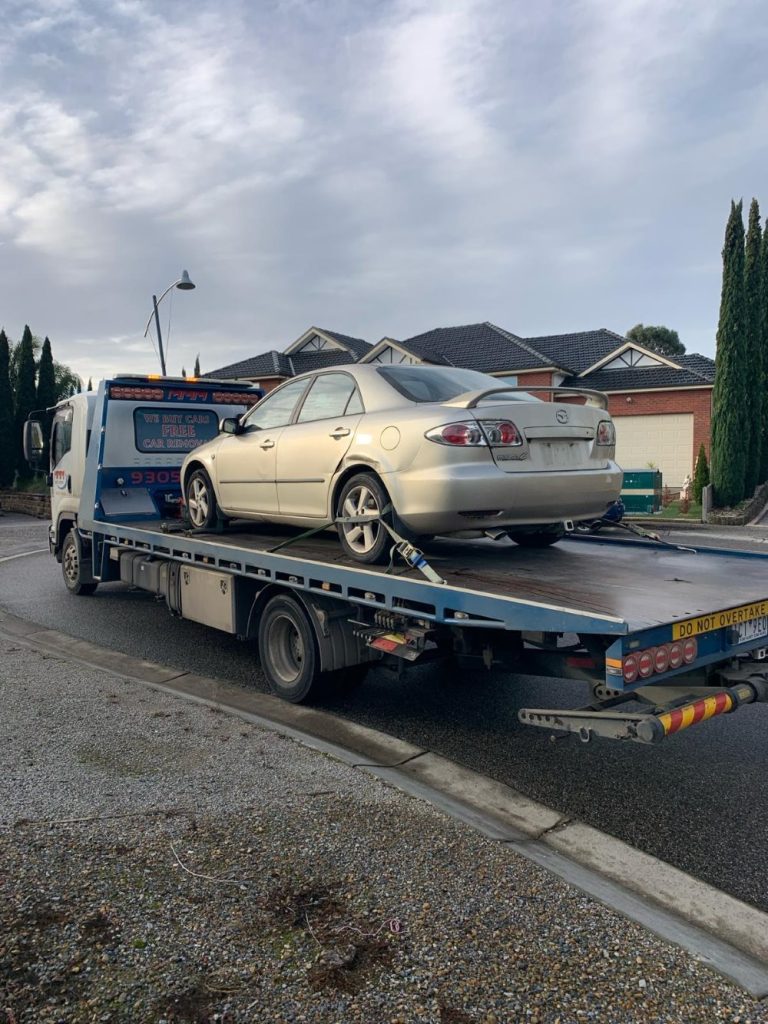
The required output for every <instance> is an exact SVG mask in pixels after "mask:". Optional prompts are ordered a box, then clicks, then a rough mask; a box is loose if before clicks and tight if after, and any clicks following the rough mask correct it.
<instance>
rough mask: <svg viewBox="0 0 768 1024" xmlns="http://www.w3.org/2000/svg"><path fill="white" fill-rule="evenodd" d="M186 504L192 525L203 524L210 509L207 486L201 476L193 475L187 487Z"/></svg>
mask: <svg viewBox="0 0 768 1024" xmlns="http://www.w3.org/2000/svg"><path fill="white" fill-rule="evenodd" d="M187 505H188V507H189V518H190V519H191V520H192V525H193V526H204V525H205V523H206V521H207V519H208V511H209V509H210V495H209V494H208V486H207V484H206V482H205V480H203V479H202V477H199V476H196V477H193V479H192V482H191V484H190V487H189V494H188V495H187Z"/></svg>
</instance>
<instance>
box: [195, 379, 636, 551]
mask: <svg viewBox="0 0 768 1024" xmlns="http://www.w3.org/2000/svg"><path fill="white" fill-rule="evenodd" d="M536 390H537V391H540V390H544V389H536ZM560 391H562V389H558V392H560ZM566 391H567V389H566ZM578 395H579V396H580V398H578V399H577V398H576V396H575V395H574V396H568V397H569V398H571V400H570V401H568V402H555V401H541V400H538V399H536V398H533V397H532V396H531V395H529V394H528V393H527V392H525V391H523V390H522V389H514V388H509V387H508V386H505V385H504V383H503V382H502V381H499V380H497V379H496V378H494V377H489V376H486V375H485V374H482V373H476V372H474V371H472V370H461V369H455V368H453V367H442V366H407V365H401V366H374V365H354V364H353V365H350V366H343V367H337V368H333V369H329V370H323V371H320V372H317V373H308V374H305V375H304V376H301V377H296V378H294V379H292V380H289V381H287V382H286V383H284V384H282V385H281V386H280V387H279V388H277V389H276V390H274V391H272V392H271V393H270V394H268V395H266V396H265V397H264V398H263V399H262V400H261V401H260V402H259V403H258V404H257V405H255V406H254V407H253V408H252V409H251V410H249V412H248V413H246V414H245V415H244V416H242V417H241V418H240V419H238V420H234V419H229V420H224V421H222V425H221V426H222V431H221V433H220V434H219V436H218V437H217V438H215V439H214V440H213V441H209V442H208V443H207V444H204V445H202V446H201V447H199V448H197V449H195V450H194V451H193V452H191V453H190V454H189V455H188V456H187V458H186V460H185V462H184V465H183V466H182V470H181V474H182V476H181V479H182V493H183V495H184V499H185V502H186V505H187V509H188V513H189V517H190V520H191V522H192V525H193V526H194V527H196V528H198V529H209V528H210V527H211V526H213V525H214V524H215V522H216V521H217V519H222V518H238V519H241V518H246V519H253V520H257V521H261V522H273V523H288V524H292V525H295V526H303V527H305V528H306V527H308V526H312V525H315V526H318V525H321V524H323V523H332V522H336V523H337V526H338V531H339V536H340V538H341V543H342V546H343V547H344V549H345V550H346V552H347V554H349V555H350V556H351V557H352V558H354V559H356V560H357V561H360V562H380V561H383V560H385V559H386V558H387V557H388V553H389V549H390V547H391V545H392V538H391V535H390V533H389V531H388V530H387V529H386V528H385V527H383V526H382V523H381V520H382V519H384V520H385V521H387V522H388V523H389V524H390V525H391V526H393V528H394V529H395V530H396V531H397V532H398V533H400V534H404V535H406V536H408V537H409V538H416V537H422V538H423V537H428V536H432V535H434V534H446V533H462V532H464V531H467V530H473V531H481V532H482V531H493V533H494V535H496V536H498V535H499V532H500V531H502V530H503V531H505V532H506V533H508V535H509V536H510V537H511V538H512V539H513V540H515V541H517V543H519V544H524V545H529V546H530V545H535V546H545V545H548V544H551V543H554V542H555V541H557V540H558V539H559V538H560V537H561V536H562V535H563V532H564V530H563V525H562V524H563V523H564V522H566V521H568V520H571V521H578V520H582V519H597V518H599V517H600V516H601V515H602V513H603V511H604V509H605V508H606V506H607V505H609V504H610V503H611V502H612V501H613V500H614V499H615V498H617V497H618V495H619V492H620V490H621V480H622V474H621V470H620V469H619V468H618V466H617V465H616V463H615V461H614V447H615V433H614V426H613V423H612V421H611V418H610V416H609V415H608V413H607V412H606V411H605V405H606V402H605V397H604V396H603V395H600V394H599V393H597V392H578ZM585 399H586V404H583V402H584V400H585Z"/></svg>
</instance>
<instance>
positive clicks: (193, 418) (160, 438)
mask: <svg viewBox="0 0 768 1024" xmlns="http://www.w3.org/2000/svg"><path fill="white" fill-rule="evenodd" d="M133 431H134V443H135V445H136V448H137V449H138V450H139V451H140V452H156V453H159V452H191V451H192V450H193V449H194V448H197V446H198V445H200V444H203V442H205V441H211V440H213V438H214V437H216V436H217V434H218V433H219V417H218V415H217V414H216V411H215V410H214V409H190V408H187V409H183V408H182V409H180V408H178V407H176V408H169V407H168V406H161V407H159V408H158V407H157V406H156V407H155V408H151V407H149V406H141V407H140V408H138V409H134V411H133Z"/></svg>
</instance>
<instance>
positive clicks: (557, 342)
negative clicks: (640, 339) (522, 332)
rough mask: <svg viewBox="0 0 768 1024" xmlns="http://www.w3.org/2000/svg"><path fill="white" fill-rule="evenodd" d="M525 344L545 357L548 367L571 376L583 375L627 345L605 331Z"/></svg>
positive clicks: (550, 336) (530, 340) (531, 340)
mask: <svg viewBox="0 0 768 1024" xmlns="http://www.w3.org/2000/svg"><path fill="white" fill-rule="evenodd" d="M525 340H526V341H527V342H528V344H529V345H532V346H533V347H534V348H535V349H537V350H538V351H539V352H542V353H543V354H544V355H546V356H547V358H548V359H549V362H550V364H554V365H555V366H560V367H562V369H564V370H570V371H571V372H572V373H583V372H584V371H585V370H588V369H589V368H590V366H594V365H595V363H598V362H600V360H601V359H605V357H606V356H609V355H610V354H611V352H615V351H616V349H617V348H621V346H622V345H625V344H626V342H627V339H626V338H622V336H621V335H620V334H614V332H613V331H609V330H606V328H605V327H601V328H599V329H598V330H596V331H577V332H576V333H575V334H547V335H544V336H542V337H540V338H526V339H525ZM521 369H523V367H521Z"/></svg>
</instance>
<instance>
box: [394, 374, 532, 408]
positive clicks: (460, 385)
mask: <svg viewBox="0 0 768 1024" xmlns="http://www.w3.org/2000/svg"><path fill="white" fill-rule="evenodd" d="M378 370H379V373H380V374H381V376H382V377H383V378H384V380H386V381H387V383H388V384H391V385H392V387H393V388H394V389H395V390H396V391H399V392H400V394H401V395H404V396H405V398H407V399H408V400H409V401H411V402H448V401H450V399H452V398H456V397H457V396H458V395H463V394H466V392H468V391H486V390H487V389H488V388H498V387H503V386H504V382H503V381H500V380H497V379H496V378H495V377H489V376H488V374H485V373H478V372H477V371H476V370H461V369H458V368H456V367H452V366H451V367H447V366H380V367H379V368H378ZM488 401H489V402H490V401H492V402H494V404H495V403H497V402H508V401H510V402H525V401H527V402H536V401H538V399H536V398H534V397H533V395H529V394H528V393H527V392H521V391H511V392H510V393H509V394H506V395H505V394H498V395H492V396H489V398H488Z"/></svg>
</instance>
